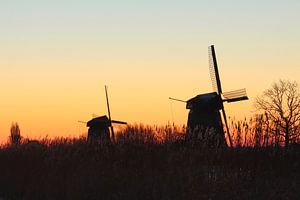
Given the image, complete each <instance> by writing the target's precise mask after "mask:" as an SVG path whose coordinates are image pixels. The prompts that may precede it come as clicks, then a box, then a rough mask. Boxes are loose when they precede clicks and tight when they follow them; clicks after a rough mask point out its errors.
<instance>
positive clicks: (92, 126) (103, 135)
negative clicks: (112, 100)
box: [86, 86, 127, 142]
mask: <svg viewBox="0 0 300 200" xmlns="http://www.w3.org/2000/svg"><path fill="white" fill-rule="evenodd" d="M105 95H106V105H107V110H108V117H107V116H106V115H103V116H100V117H95V118H93V119H91V120H90V121H88V122H87V123H86V126H87V127H89V130H88V141H89V142H94V141H99V142H109V141H110V134H109V128H110V132H111V138H112V141H113V142H115V133H114V128H113V125H112V124H113V123H115V124H127V123H126V122H122V121H117V120H112V119H111V115H110V107H109V101H108V94H107V86H105Z"/></svg>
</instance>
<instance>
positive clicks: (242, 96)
mask: <svg viewBox="0 0 300 200" xmlns="http://www.w3.org/2000/svg"><path fill="white" fill-rule="evenodd" d="M222 95H223V97H224V99H223V101H227V102H228V103H230V102H235V101H242V100H247V99H248V96H247V93H246V89H245V88H243V89H239V90H234V91H230V92H224V93H222Z"/></svg>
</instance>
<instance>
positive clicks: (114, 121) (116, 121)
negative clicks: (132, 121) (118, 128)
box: [111, 120, 127, 124]
mask: <svg viewBox="0 0 300 200" xmlns="http://www.w3.org/2000/svg"><path fill="white" fill-rule="evenodd" d="M111 123H115V124H127V122H122V121H118V120H111Z"/></svg>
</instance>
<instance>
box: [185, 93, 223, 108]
mask: <svg viewBox="0 0 300 200" xmlns="http://www.w3.org/2000/svg"><path fill="white" fill-rule="evenodd" d="M186 108H187V109H194V108H200V109H203V110H211V109H221V108H222V99H221V97H220V95H218V94H217V93H216V92H212V93H206V94H200V95H197V96H195V97H193V98H191V99H189V100H188V101H187V103H186Z"/></svg>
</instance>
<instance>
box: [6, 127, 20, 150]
mask: <svg viewBox="0 0 300 200" xmlns="http://www.w3.org/2000/svg"><path fill="white" fill-rule="evenodd" d="M9 139H10V143H11V144H13V145H19V144H20V143H21V132H20V127H19V125H18V123H12V125H11V127H10V137H9Z"/></svg>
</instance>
